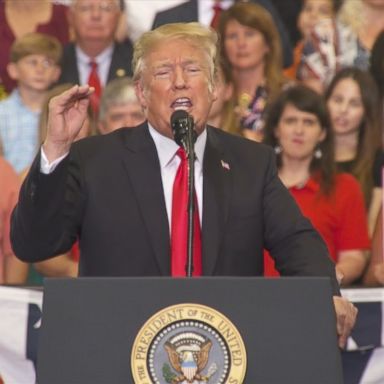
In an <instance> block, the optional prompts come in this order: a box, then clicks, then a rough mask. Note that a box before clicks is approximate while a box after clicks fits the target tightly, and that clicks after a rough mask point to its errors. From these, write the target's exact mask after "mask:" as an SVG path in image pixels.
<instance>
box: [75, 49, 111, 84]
mask: <svg viewBox="0 0 384 384" xmlns="http://www.w3.org/2000/svg"><path fill="white" fill-rule="evenodd" d="M75 49H76V56H77V69H78V71H79V81H80V84H81V85H84V84H87V82H88V78H89V74H90V73H91V66H90V65H89V63H90V61H91V60H92V59H93V60H94V61H95V62H96V63H97V74H98V75H99V79H100V83H101V86H102V87H105V85H106V84H107V80H108V73H109V68H110V66H111V61H112V53H113V44H112V45H111V46H109V47H108V48H106V49H104V51H103V52H101V53H100V55H97V56H96V57H93V58H92V57H89V56H88V55H86V54H85V53H84V51H82V50H81V48H80V47H78V46H77V45H76V47H75Z"/></svg>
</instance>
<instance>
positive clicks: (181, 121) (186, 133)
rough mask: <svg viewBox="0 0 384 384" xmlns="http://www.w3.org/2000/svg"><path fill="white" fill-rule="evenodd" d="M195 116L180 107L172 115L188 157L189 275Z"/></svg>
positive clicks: (175, 134)
mask: <svg viewBox="0 0 384 384" xmlns="http://www.w3.org/2000/svg"><path fill="white" fill-rule="evenodd" d="M194 125H195V124H194V122H193V117H192V116H191V115H189V114H188V112H186V111H184V110H182V109H179V110H177V111H175V112H173V113H172V115H171V127H172V132H173V137H174V139H175V141H176V143H177V144H178V145H180V146H181V147H182V148H184V150H185V152H186V153H187V158H188V207H186V208H188V210H187V211H188V228H187V249H186V252H187V263H186V268H185V269H186V274H187V277H192V273H193V238H194V223H193V213H194V210H195V201H194V191H195V176H194V175H195V158H196V156H195V151H194V148H193V147H194V144H195V141H196V139H197V134H196V131H195V130H194V129H193V127H194Z"/></svg>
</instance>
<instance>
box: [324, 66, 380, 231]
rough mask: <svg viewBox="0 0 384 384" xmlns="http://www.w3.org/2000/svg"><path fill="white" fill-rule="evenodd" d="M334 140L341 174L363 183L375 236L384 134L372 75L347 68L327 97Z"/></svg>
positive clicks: (337, 78) (369, 218)
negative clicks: (383, 135) (346, 173)
mask: <svg viewBox="0 0 384 384" xmlns="http://www.w3.org/2000/svg"><path fill="white" fill-rule="evenodd" d="M325 99H326V101H327V105H328V109H329V113H330V116H331V125H332V130H333V133H334V137H335V159H336V163H337V167H338V169H339V170H340V171H342V172H348V173H351V174H352V175H353V176H355V177H356V179H357V180H358V181H359V183H360V187H361V189H362V191H363V193H364V198H365V204H366V207H367V212H368V226H369V233H370V234H372V232H373V228H374V226H375V223H376V220H377V214H378V212H379V209H380V205H381V201H382V176H381V169H382V167H383V158H384V157H383V155H382V134H381V112H380V111H381V109H380V101H379V94H378V91H377V87H376V85H375V82H374V81H373V79H372V77H371V76H370V75H369V73H367V72H365V71H361V70H359V69H357V68H345V69H342V70H341V71H340V72H338V73H337V74H336V76H335V77H334V79H333V80H332V82H331V84H330V85H329V87H328V89H327V90H326V93H325Z"/></svg>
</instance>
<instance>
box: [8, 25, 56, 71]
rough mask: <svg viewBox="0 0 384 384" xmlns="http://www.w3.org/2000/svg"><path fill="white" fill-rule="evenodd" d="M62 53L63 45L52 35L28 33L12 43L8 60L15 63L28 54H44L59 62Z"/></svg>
mask: <svg viewBox="0 0 384 384" xmlns="http://www.w3.org/2000/svg"><path fill="white" fill-rule="evenodd" d="M62 54H63V47H62V45H61V43H60V41H59V40H58V39H56V37H54V36H50V35H46V34H44V33H38V32H32V33H28V34H26V35H24V36H22V37H20V38H18V39H17V40H15V42H14V43H13V44H12V46H11V51H10V61H11V62H12V63H17V62H18V61H19V60H21V59H23V58H24V57H26V56H29V55H44V56H47V57H49V58H50V59H51V60H53V61H54V62H55V64H59V62H60V60H61V56H62Z"/></svg>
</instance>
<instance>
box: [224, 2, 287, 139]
mask: <svg viewBox="0 0 384 384" xmlns="http://www.w3.org/2000/svg"><path fill="white" fill-rule="evenodd" d="M218 32H219V34H220V36H221V53H222V56H223V66H224V70H228V71H229V72H230V74H231V76H232V78H233V83H234V93H233V98H234V104H235V105H236V112H237V113H238V116H239V119H240V124H239V126H240V129H241V133H242V134H243V135H244V136H245V137H247V138H250V139H253V140H256V141H261V140H262V138H263V125H264V110H265V106H266V104H267V102H268V100H270V99H272V98H273V97H274V96H276V94H277V93H278V92H279V91H280V89H281V87H282V85H283V83H284V78H283V73H282V66H281V44H280V40H279V36H278V33H277V30H276V28H275V26H274V23H273V20H272V18H271V16H270V14H269V13H268V12H267V11H265V9H263V8H262V7H260V6H259V5H257V4H252V3H236V4H234V5H233V6H232V7H230V8H228V9H227V10H226V11H224V12H222V14H221V16H220V21H219V26H218Z"/></svg>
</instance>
